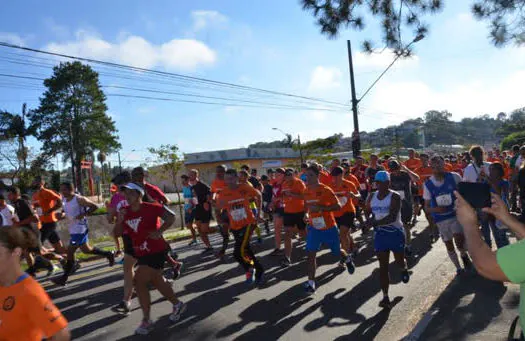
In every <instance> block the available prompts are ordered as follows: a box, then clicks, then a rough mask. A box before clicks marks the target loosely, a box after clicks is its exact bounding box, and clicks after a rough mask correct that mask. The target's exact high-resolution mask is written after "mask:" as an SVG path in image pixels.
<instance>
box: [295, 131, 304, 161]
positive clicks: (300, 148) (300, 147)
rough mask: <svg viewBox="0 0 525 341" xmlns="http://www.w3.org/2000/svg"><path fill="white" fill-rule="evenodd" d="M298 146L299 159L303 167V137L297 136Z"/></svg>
mask: <svg viewBox="0 0 525 341" xmlns="http://www.w3.org/2000/svg"><path fill="white" fill-rule="evenodd" d="M297 145H298V147H299V157H300V158H301V165H302V164H303V162H304V160H303V148H302V146H301V135H299V134H297Z"/></svg>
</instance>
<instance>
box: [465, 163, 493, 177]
mask: <svg viewBox="0 0 525 341" xmlns="http://www.w3.org/2000/svg"><path fill="white" fill-rule="evenodd" d="M490 165H491V163H490V162H486V161H484V162H483V165H482V166H481V167H478V166H475V165H474V164H473V163H471V164H469V165H468V166H467V168H465V170H464V171H463V181H465V182H478V177H479V176H480V174H481V173H485V175H486V176H489V174H490V171H489V167H490Z"/></svg>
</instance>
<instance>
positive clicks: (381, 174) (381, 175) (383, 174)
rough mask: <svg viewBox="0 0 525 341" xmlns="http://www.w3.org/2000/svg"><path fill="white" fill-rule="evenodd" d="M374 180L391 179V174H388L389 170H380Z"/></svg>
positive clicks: (383, 180)
mask: <svg viewBox="0 0 525 341" xmlns="http://www.w3.org/2000/svg"><path fill="white" fill-rule="evenodd" d="M374 181H377V182H387V181H390V174H388V172H386V171H379V172H377V173H376V176H375V178H374Z"/></svg>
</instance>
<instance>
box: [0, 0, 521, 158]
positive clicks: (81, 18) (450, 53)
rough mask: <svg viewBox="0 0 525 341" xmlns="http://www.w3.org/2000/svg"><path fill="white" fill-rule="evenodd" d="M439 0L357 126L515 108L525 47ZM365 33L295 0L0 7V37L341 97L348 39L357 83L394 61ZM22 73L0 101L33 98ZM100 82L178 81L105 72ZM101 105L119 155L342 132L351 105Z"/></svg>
mask: <svg viewBox="0 0 525 341" xmlns="http://www.w3.org/2000/svg"><path fill="white" fill-rule="evenodd" d="M445 3H446V7H445V10H444V11H443V12H442V13H440V14H439V15H437V16H435V17H433V18H429V20H428V21H429V22H430V24H431V32H430V35H429V36H428V37H427V38H426V39H424V40H423V41H421V42H419V43H417V45H416V47H415V53H416V56H415V57H414V58H412V59H410V60H405V61H401V62H399V63H397V64H396V65H395V67H394V68H393V69H391V70H390V71H389V73H388V74H387V75H386V76H385V77H384V78H383V79H382V80H381V81H380V83H379V84H378V85H377V86H376V87H375V88H374V90H373V91H372V92H371V93H370V94H369V95H368V96H367V97H366V99H364V100H363V102H362V103H361V111H360V112H361V117H360V128H361V130H369V131H370V130H374V129H377V128H380V127H384V126H387V125H391V124H394V123H399V122H401V121H403V120H405V119H408V118H415V117H418V116H421V115H423V113H424V112H425V111H427V110H431V109H438V110H441V109H448V110H449V111H451V112H452V113H453V118H454V119H461V118H463V117H469V116H475V115H480V114H491V115H495V114H496V113H498V112H500V111H510V110H512V109H515V108H517V107H521V106H523V104H524V103H523V95H522V94H523V85H522V82H523V79H525V48H521V49H518V48H514V47H507V48H505V49H497V48H495V47H493V46H492V45H491V44H490V42H489V40H488V39H487V35H488V30H487V28H486V24H485V23H480V22H477V21H475V20H474V19H473V18H472V16H471V15H470V12H469V4H470V1H451V0H449V1H446V2H445ZM366 37H372V38H377V37H378V31H377V25H375V24H373V23H372V22H369V25H368V26H367V27H366V28H365V30H364V31H362V32H353V31H344V32H342V33H341V34H340V36H339V38H338V39H335V40H328V39H327V38H326V37H325V36H322V35H321V34H320V33H319V29H318V27H317V26H316V25H315V24H314V19H313V17H312V16H311V15H310V14H308V13H306V12H303V11H302V9H301V6H300V5H299V3H298V1H282V0H280V1H278V0H269V1H257V2H251V1H240V0H237V1H233V0H232V1H191V2H190V1H155V2H145V1H136V0H130V1H90V2H66V1H54V2H43V1H36V0H33V1H25V2H23V3H21V2H15V1H11V2H10V3H9V4H4V6H3V10H2V12H1V13H0V41H8V42H12V43H15V44H21V45H25V46H29V47H34V48H39V49H46V50H52V51H57V52H62V53H66V54H71V55H78V56H82V57H91V58H95V59H101V60H107V61H112V62H117V63H122V64H131V65H135V66H141V67H146V68H154V69H158V70H163V71H170V72H178V73H182V74H186V75H193V76H197V77H204V78H209V79H214V80H219V81H224V82H232V83H238V84H244V85H249V86H254V87H259V88H266V89H272V90H277V91H283V92H290V93H296V94H301V95H305V96H313V97H319V98H324V99H329V100H334V101H337V102H344V103H348V102H349V94H350V90H349V79H348V59H347V51H346V39H351V40H352V42H353V44H354V62H355V68H356V70H355V72H356V83H357V89H358V94H359V93H360V92H361V93H362V91H364V89H366V88H367V87H368V85H369V84H370V83H371V82H373V80H374V79H375V78H376V77H377V75H379V74H380V73H381V71H382V70H383V69H384V68H385V67H386V66H387V65H388V64H389V63H390V61H391V60H392V58H393V57H392V55H390V54H389V53H388V51H385V52H384V53H382V54H376V55H373V56H366V55H364V54H363V53H361V52H360V50H359V45H360V42H361V41H362V40H363V39H364V38H366ZM376 40H377V39H376ZM6 53H20V52H17V51H12V50H8V49H5V48H0V73H11V74H13V73H16V74H20V75H30V74H33V75H34V76H35V77H39V76H46V75H49V74H50V73H51V68H49V67H48V68H46V67H35V66H27V65H18V64H12V63H8V62H6V60H5V59H4V60H2V59H1V58H5V57H7V58H13V57H14V58H21V57H20V56H18V57H17V56H14V55H8V54H6ZM36 56H37V55H36ZM37 57H40V58H50V57H46V56H42V55H40V56H37ZM44 62H46V61H44ZM53 62H54V61H52V60H49V61H47V62H46V63H53ZM101 71H103V73H104V71H108V72H109V70H106V69H104V70H102V69H101ZM16 82H17V86H16V88H9V86H10V85H12V84H13V81H12V80H6V79H1V78H0V91H1V93H0V108H2V109H6V110H13V111H17V110H19V108H20V107H21V103H22V102H23V101H27V102H28V105H29V106H30V107H36V106H38V96H39V95H40V93H41V91H40V90H35V89H37V88H35V87H36V86H38V81H36V82H35V81H30V80H28V81H16ZM101 83H102V84H103V85H110V86H111V85H112V86H115V85H117V86H132V87H143V88H155V89H160V90H163V91H180V90H181V88H180V87H179V88H175V87H173V86H170V85H165V84H154V83H153V84H152V83H142V82H141V81H139V80H133V81H132V80H126V79H118V78H114V77H111V76H106V75H103V74H101ZM2 85H3V87H2ZM179 85H180V84H179ZM105 91H106V92H107V93H113V94H119V93H120V94H126V93H129V92H126V91H124V90H119V89H115V88H113V89H105ZM192 91H194V89H193V88H192ZM197 91H199V90H197ZM202 93H203V94H204V92H202ZM134 94H137V93H134ZM206 94H208V95H209V93H206ZM218 94H220V93H215V94H214V96H217V95H218ZM139 95H146V96H153V95H151V94H139ZM223 95H224V94H223ZM161 97H162V96H161ZM164 97H166V96H164ZM253 98H254V96H253V95H251V96H250V97H249V99H253ZM255 100H257V98H255ZM107 104H108V107H109V114H110V115H111V116H112V117H113V118H114V119H115V121H116V124H117V127H118V129H119V135H120V141H121V143H122V145H123V151H122V153H123V155H125V156H127V159H128V160H127V161H133V160H142V159H144V158H146V157H147V155H146V153H145V152H144V150H145V149H146V148H147V147H150V146H158V145H160V144H166V143H176V144H178V145H179V146H180V148H181V150H182V151H183V152H196V151H205V150H216V149H228V148H236V147H242V146H247V145H248V144H250V143H252V142H256V141H271V140H275V139H280V138H281V137H282V135H281V134H280V133H279V132H276V131H272V127H279V128H280V129H282V130H284V131H287V132H290V133H294V134H298V133H299V134H301V137H302V138H303V140H309V139H313V138H317V137H325V136H328V135H330V134H333V133H343V134H344V135H349V134H350V132H351V131H352V129H353V128H352V127H353V126H352V119H351V115H350V113H347V112H324V111H320V110H315V109H316V108H317V107H316V106H312V105H309V108H311V109H314V110H274V109H269V108H240V107H232V106H221V105H213V106H206V105H196V104H183V103H175V102H160V101H152V100H142V99H134V98H118V97H108V101H107ZM35 145H36V144H35ZM132 150H136V151H135V152H131V151H132Z"/></svg>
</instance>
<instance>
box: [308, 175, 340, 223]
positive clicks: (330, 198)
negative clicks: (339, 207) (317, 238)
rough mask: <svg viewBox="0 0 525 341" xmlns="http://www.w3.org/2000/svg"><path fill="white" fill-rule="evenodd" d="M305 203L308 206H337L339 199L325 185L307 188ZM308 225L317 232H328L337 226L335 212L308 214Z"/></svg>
mask: <svg viewBox="0 0 525 341" xmlns="http://www.w3.org/2000/svg"><path fill="white" fill-rule="evenodd" d="M304 201H305V204H306V207H308V205H309V204H310V205H312V204H313V205H319V206H332V205H335V204H337V197H336V196H335V194H334V192H333V191H332V189H330V187H328V186H325V185H323V184H319V186H315V187H313V188H312V187H307V188H306V190H305V191H304ZM308 224H309V225H310V226H312V227H313V228H315V229H316V230H328V229H331V228H332V227H334V226H336V223H335V218H334V212H316V213H309V214H308Z"/></svg>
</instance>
